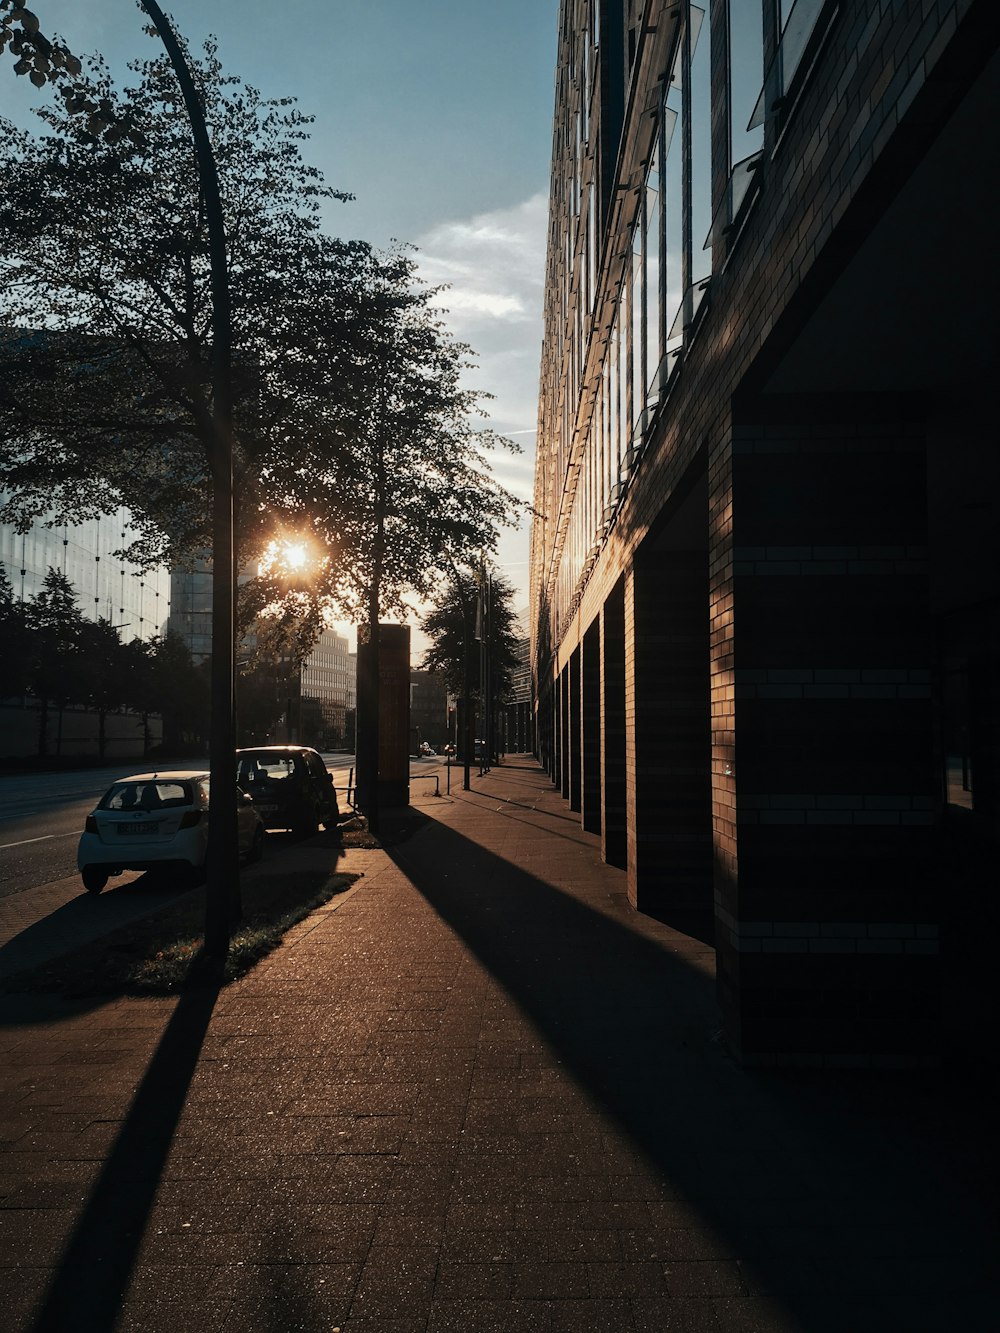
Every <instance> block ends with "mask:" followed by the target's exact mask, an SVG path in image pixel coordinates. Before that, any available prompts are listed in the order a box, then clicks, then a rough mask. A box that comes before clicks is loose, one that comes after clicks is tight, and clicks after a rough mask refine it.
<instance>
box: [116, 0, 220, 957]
mask: <svg viewBox="0 0 1000 1333" xmlns="http://www.w3.org/2000/svg"><path fill="white" fill-rule="evenodd" d="M140 2H141V4H142V7H143V9H145V11H146V13H147V14H148V15H149V17H150V19H151V20H152V23H153V26H154V27H155V28H156V31H157V33H158V34H159V36H160V39H161V40H162V42H163V45H164V47H165V48H166V52H167V55H168V56H169V58H170V63H171V65H172V66H173V68H174V72H175V74H176V75H177V82H178V83H179V84H180V88H181V95H182V96H183V98H184V106H185V108H186V110H187V113H188V118H189V119H190V121H191V135H192V138H193V140H194V150H195V157H196V159H197V163H198V178H199V183H200V185H201V191H202V199H203V202H204V207H205V223H206V226H207V228H208V246H209V260H210V263H211V276H212V434H211V438H210V439H209V440H208V441H207V442H206V443H207V446H208V449H209V455H210V462H211V471H212V676H211V686H212V718H211V729H210V733H209V769H210V773H211V788H212V792H213V795H214V800H213V802H212V804H213V807H214V808H213V810H212V817H211V820H210V822H209V826H208V883H207V886H206V896H205V953H206V954H207V955H208V956H209V957H211V958H224V957H225V955H226V953H227V951H228V949H229V936H230V931H231V929H232V926H233V925H234V924H235V922H237V921H238V920H239V917H240V911H241V904H240V882H239V841H238V833H237V825H236V804H235V801H234V800H233V799H232V797H233V788H234V784H235V781H236V731H235V715H234V697H235V691H234V671H235V657H236V644H235V600H236V598H235V587H234V583H235V579H234V541H233V390H232V340H233V335H232V312H231V305H230V296H229V270H228V262H227V255H226V228H225V220H224V218H223V213H222V199H221V195H220V191H219V173H218V170H217V168H216V164H215V156H214V154H213V153H212V144H211V141H210V139H209V135H208V127H207V125H206V123H205V113H204V110H203V108H202V105H201V101H200V99H199V97H198V90H197V88H196V87H195V84H194V79H193V78H192V77H191V71H190V69H189V68H188V65H187V61H186V60H185V59H184V52H183V50H182V49H181V45H180V43H179V42H178V40H177V37H176V34H175V33H174V30H173V28H172V27H171V26H170V23H169V22H168V20H167V18H166V16H165V15H164V13H163V11H162V10H161V9H160V6H159V5H158V4H157V3H156V0H140Z"/></svg>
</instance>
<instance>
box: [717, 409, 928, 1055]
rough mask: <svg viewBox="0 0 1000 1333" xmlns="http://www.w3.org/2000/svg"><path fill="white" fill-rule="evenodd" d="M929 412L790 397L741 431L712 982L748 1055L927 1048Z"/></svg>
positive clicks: (721, 692)
mask: <svg viewBox="0 0 1000 1333" xmlns="http://www.w3.org/2000/svg"><path fill="white" fill-rule="evenodd" d="M921 410H922V409H921V406H920V405H919V404H917V403H916V402H913V403H910V404H908V403H906V402H904V401H901V400H899V399H894V400H889V399H884V400H878V399H875V398H874V396H869V397H866V398H859V399H851V398H848V397H846V396H845V397H843V398H841V399H837V398H827V397H823V398H819V397H815V398H801V399H799V398H795V399H789V400H781V399H778V400H770V401H769V402H768V404H767V411H766V413H765V412H764V411H763V410H762V409H761V408H758V409H757V412H756V413H755V415H756V419H755V420H754V421H752V422H745V421H744V422H741V423H739V425H738V427H737V429H736V432H735V437H734V447H733V456H732V464H731V467H732V475H731V489H730V503H731V514H732V524H733V550H732V557H733V558H732V562H731V570H732V573H731V578H730V585H731V589H732V592H731V617H732V620H733V621H734V622H735V625H736V626H738V630H739V632H738V634H737V635H736V637H735V650H736V651H735V659H733V658H732V657H730V661H731V662H732V663H733V665H732V667H731V668H730V672H729V685H730V697H729V698H728V699H727V698H726V696H725V672H724V671H722V670H721V669H720V670H718V671H717V674H716V681H715V684H716V690H715V699H716V709H717V721H718V722H720V723H721V722H722V721H723V720H724V713H725V710H726V709H727V708H728V709H729V710H730V716H732V713H731V710H732V708H733V706H735V738H736V745H735V750H733V751H731V753H730V756H729V758H728V760H727V766H728V767H729V768H730V769H731V774H730V775H725V774H719V775H717V777H718V779H719V782H720V785H723V784H725V785H727V786H728V787H729V789H731V790H732V792H733V794H734V796H735V814H736V857H735V865H734V866H733V867H732V869H733V870H734V871H735V873H730V874H729V876H728V883H727V886H726V890H725V893H724V894H720V902H719V911H718V918H719V977H720V982H721V986H720V998H721V1000H722V1004H723V1011H724V1019H725V1024H726V1031H727V1035H728V1037H729V1040H730V1042H731V1044H732V1045H733V1046H734V1048H735V1049H736V1051H737V1053H738V1054H739V1056H740V1057H741V1058H742V1059H743V1060H744V1061H745V1062H746V1063H751V1064H754V1063H756V1064H773V1063H793V1064H803V1063H805V1064H824V1063H831V1062H832V1063H836V1064H859V1065H868V1064H876V1065H877V1064H890V1065H899V1064H901V1063H902V1064H918V1065H919V1064H922V1063H925V1062H927V1061H929V1060H930V1059H932V1058H933V1052H934V1049H935V1045H936V1038H935V1028H936V1024H937V1013H938V1001H937V985H938V949H939V941H938V934H939V931H938V920H937V891H938V890H937V884H936V878H937V868H936V859H935V851H936V845H937V834H936V830H935V828H934V824H935V810H936V807H937V804H938V802H939V789H938V781H937V773H936V769H935V761H934V753H933V745H934V730H933V725H932V714H931V688H930V681H931V668H932V660H931V659H932V647H931V645H932V635H931V633H930V620H929V599H928V574H927V564H926V541H927V517H926V483H925V446H924V438H923V435H924V430H923V423H922V421H921V419H920V412H921ZM757 413H759V415H757ZM911 413H912V416H911V415H910V414H911ZM720 567H721V566H720ZM721 587H722V584H721V582H719V583H717V585H716V588H717V590H719V589H721ZM721 660H722V657H721V654H720V655H719V656H718V657H717V665H718V663H719V662H721ZM733 701H735V704H734V703H733Z"/></svg>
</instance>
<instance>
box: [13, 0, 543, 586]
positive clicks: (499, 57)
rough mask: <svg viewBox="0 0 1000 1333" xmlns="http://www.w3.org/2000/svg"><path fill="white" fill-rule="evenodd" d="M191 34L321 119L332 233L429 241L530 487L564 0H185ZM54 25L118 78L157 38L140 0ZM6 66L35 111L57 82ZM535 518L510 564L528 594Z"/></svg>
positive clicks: (176, 7)
mask: <svg viewBox="0 0 1000 1333" xmlns="http://www.w3.org/2000/svg"><path fill="white" fill-rule="evenodd" d="M163 7H164V8H165V9H166V11H167V13H168V15H169V16H170V17H171V18H172V19H173V21H174V23H175V25H176V27H177V28H178V30H179V31H180V32H182V33H183V34H184V36H185V37H186V38H187V39H188V41H189V42H191V43H192V44H193V45H197V44H200V42H201V41H202V40H203V39H204V38H205V37H206V36H207V35H209V34H214V36H215V37H216V39H217V41H218V49H219V57H220V60H221V61H222V64H223V66H224V68H225V69H226V70H227V71H228V72H231V73H235V74H238V75H240V77H241V78H243V79H244V80H245V81H246V82H248V83H250V84H253V85H254V86H255V87H257V88H259V89H260V90H261V91H262V92H263V93H264V94H265V95H267V96H275V97H285V96H295V97H297V98H298V100H299V108H300V110H302V111H303V112H304V113H306V114H309V115H312V116H315V123H314V125H313V126H312V137H311V140H310V142H309V143H307V144H306V145H304V148H303V155H304V156H305V158H306V159H307V160H308V161H309V162H311V163H312V164H313V165H314V166H317V167H319V169H320V170H321V171H322V172H323V174H324V176H325V177H326V180H327V182H328V183H329V184H330V185H333V186H334V187H335V188H337V189H340V190H347V191H350V192H351V193H352V194H354V195H355V200H354V201H353V202H350V203H338V202H337V201H329V202H328V203H327V205H326V219H325V220H326V224H327V226H328V229H329V231H330V232H331V234H334V235H339V236H343V237H350V238H355V237H357V238H361V239H364V240H367V241H370V242H372V243H373V244H375V245H379V246H384V245H388V244H389V243H390V242H391V241H392V240H399V241H404V242H407V243H410V244H412V245H415V246H416V247H417V254H416V258H417V260H418V263H419V265H420V269H421V272H422V275H423V276H424V277H426V278H427V279H428V280H429V281H430V282H432V283H435V284H437V283H442V282H447V283H449V284H450V290H449V291H448V292H446V293H445V294H444V295H443V296H442V297H441V301H442V304H443V306H444V307H445V309H446V310H447V312H448V313H447V314H446V316H445V320H446V323H447V324H448V326H449V327H450V328H451V329H452V331H453V332H454V333H455V334H456V336H457V337H458V338H460V339H461V340H462V341H465V342H468V343H469V344H470V345H471V346H472V347H473V349H474V350H475V352H476V353H477V356H478V366H477V369H476V370H475V371H474V372H472V373H471V374H470V380H469V383H470V386H474V387H476V388H479V389H482V390H485V391H487V392H490V393H492V394H493V395H494V399H493V401H492V403H491V404H490V406H489V412H490V425H491V426H493V428H494V429H496V430H498V431H500V432H501V433H502V434H505V435H509V436H510V437H511V438H513V439H515V440H516V441H517V442H518V443H519V444H521V445H522V446H523V447H524V449H525V452H524V454H523V455H521V456H519V457H517V458H514V459H510V458H507V457H506V456H505V457H504V458H503V460H500V461H498V465H497V472H498V475H499V476H500V478H501V480H502V481H503V482H504V483H505V484H506V485H508V486H509V487H510V489H512V490H514V491H515V492H517V493H518V494H519V495H521V496H523V497H524V498H525V499H530V496H531V490H532V477H533V466H534V465H533V452H532V451H533V447H534V431H535V422H536V415H537V393H538V365H539V354H540V349H541V336H542V326H541V317H542V283H543V268H544V258H545V232H546V216H547V201H548V176H549V158H550V152H551V126H552V106H553V78H554V69H555V51H556V11H557V0H286V3H285V4H283V5H275V4H274V3H273V0H272V2H271V3H266V4H265V3H264V0H173V3H167V4H165V5H164V6H163ZM31 8H32V9H33V11H34V12H35V13H36V14H37V16H38V18H39V20H40V23H41V27H42V31H44V32H55V33H58V34H59V36H61V37H62V38H64V39H65V40H66V42H67V43H68V45H69V46H70V49H71V50H73V51H74V53H75V54H77V55H79V56H81V57H82V56H84V55H86V54H89V53H92V52H94V51H98V50H99V51H101V52H102V54H103V55H104V56H105V58H106V60H107V61H108V64H109V65H110V67H111V71H112V74H113V75H114V76H115V77H116V81H117V80H118V77H119V75H121V76H122V77H125V75H126V70H125V65H126V62H127V61H128V60H129V59H131V58H132V57H134V56H141V57H144V58H145V57H146V56H147V55H148V54H149V52H150V49H151V46H152V39H151V38H149V37H147V36H146V35H145V34H144V33H143V31H142V27H143V16H142V15H141V14H140V12H139V10H138V8H137V7H136V6H135V5H134V4H133V2H132V0H31ZM5 63H7V64H8V68H6V69H0V114H3V115H5V116H7V117H9V118H10V119H11V120H14V121H15V122H16V123H18V124H20V125H22V126H24V127H25V128H29V129H32V128H36V127H38V126H39V122H37V121H36V120H35V119H34V117H33V116H32V115H31V107H32V106H35V105H38V104H39V102H40V101H41V100H43V99H44V98H46V97H48V96H50V94H49V93H48V92H47V91H46V90H41V91H39V90H37V89H35V88H34V87H33V86H32V85H31V84H30V83H29V82H28V80H27V79H26V78H15V77H14V76H13V74H12V73H11V71H10V69H9V61H8V62H5ZM527 560H528V541H527V529H526V527H525V528H523V529H522V530H521V531H520V532H519V533H516V534H511V535H509V536H507V537H505V538H504V540H503V542H502V546H501V549H500V552H499V554H498V565H499V567H500V568H501V569H502V570H503V572H504V573H505V574H506V575H507V576H508V577H509V578H510V579H511V581H512V582H513V583H514V584H515V586H516V587H517V589H518V603H517V604H518V607H519V609H520V608H521V607H522V606H525V605H526V604H527V577H528V566H527Z"/></svg>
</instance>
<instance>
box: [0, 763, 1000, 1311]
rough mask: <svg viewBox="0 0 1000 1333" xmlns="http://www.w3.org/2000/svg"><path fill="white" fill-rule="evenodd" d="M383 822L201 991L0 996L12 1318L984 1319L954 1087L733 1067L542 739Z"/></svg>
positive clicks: (276, 868) (321, 842) (700, 999)
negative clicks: (526, 755)
mask: <svg viewBox="0 0 1000 1333" xmlns="http://www.w3.org/2000/svg"><path fill="white" fill-rule="evenodd" d="M386 841H387V844H388V846H387V849H386V850H385V851H381V850H380V851H363V850H353V851H348V852H347V853H346V854H344V855H343V856H342V857H341V858H340V859H339V860H338V861H337V865H338V868H343V869H348V870H356V871H361V872H362V873H363V876H364V877H363V878H362V879H361V880H360V881H359V882H358V884H356V885H355V886H354V887H353V888H352V889H351V890H350V891H349V892H348V893H347V894H345V895H343V896H342V897H340V898H338V899H335V900H333V901H332V902H331V903H330V904H328V905H327V907H326V908H324V909H321V910H320V911H318V912H317V913H315V914H314V915H313V916H311V917H310V918H308V920H307V921H305V922H303V923H301V924H300V925H299V926H298V927H296V928H295V930H294V931H293V932H292V933H291V935H290V936H289V937H288V939H287V941H286V943H285V945H284V946H283V947H282V948H281V949H280V950H278V951H277V952H276V953H275V954H273V955H272V956H271V957H270V958H269V959H267V960H265V961H264V962H263V963H262V964H260V965H259V966H258V968H257V969H256V970H255V971H254V972H253V973H252V974H250V975H249V976H247V977H246V978H244V979H243V980H242V981H240V982H238V983H236V984H235V985H233V986H230V987H228V988H227V989H225V990H223V991H221V992H219V993H218V994H216V993H215V992H214V991H212V990H204V991H192V992H191V993H189V994H187V995H185V996H183V997H181V998H180V999H165V1000H114V1001H111V1002H105V1001H101V1000H94V1001H92V1002H89V1003H87V1002H75V1003H73V1004H70V1003H68V1002H64V1001H60V1000H56V999H53V998H50V997H38V996H18V995H11V996H7V997H3V998H0V1019H2V1024H0V1048H2V1054H0V1299H2V1301H3V1307H2V1308H3V1310H4V1312H5V1313H4V1316H3V1319H2V1321H0V1322H2V1323H3V1326H4V1328H5V1329H10V1330H11V1331H12V1333H14V1331H18V1333H19V1331H20V1330H25V1333H27V1330H36V1329H37V1330H41V1329H45V1330H62V1329H66V1330H71V1329H72V1330H74V1331H76V1330H90V1329H95V1330H97V1329H119V1330H136V1333H138V1331H139V1330H141V1331H142V1333H155V1331H156V1330H159V1329H164V1330H166V1329H169V1330H171V1333H173V1331H174V1330H176V1329H177V1328H178V1327H182V1328H190V1329H197V1330H214V1329H217V1328H218V1329H222V1328H227V1329H240V1330H242V1329H246V1330H275V1331H276V1333H277V1331H278V1330H281V1331H284V1330H293V1329H302V1330H309V1331H310V1333H311V1331H312V1330H317V1331H324V1333H331V1330H334V1329H340V1330H342V1333H376V1331H377V1333H449V1331H451V1330H456V1331H457V1330H461V1331H462V1333H493V1330H497V1331H498V1333H499V1330H504V1331H505V1333H506V1331H507V1330H511V1329H517V1330H519V1333H520V1331H524V1333H532V1331H533V1330H540V1331H544V1333H563V1331H564V1330H565V1331H568V1330H573V1331H574V1333H602V1331H603V1330H609V1333H670V1331H671V1330H678V1333H702V1331H703V1330H705V1331H706V1333H708V1331H711V1333H728V1331H729V1330H732V1333H752V1331H753V1330H759V1331H760V1333H826V1331H827V1330H829V1333H863V1331H864V1330H872V1331H873V1333H874V1330H878V1333H897V1331H898V1333H952V1331H953V1330H962V1333H996V1330H997V1329H998V1328H1000V1275H998V1260H997V1256H998V1255H1000V1244H998V1241H1000V1237H998V1235H997V1217H996V1210H995V1185H996V1181H995V1178H993V1179H991V1178H990V1176H989V1170H990V1169H991V1162H994V1161H995V1158H991V1157H990V1156H989V1155H988V1154H987V1152H986V1148H988V1146H989V1143H990V1142H991V1140H990V1137H989V1136H988V1135H987V1134H986V1133H985V1127H986V1121H985V1119H984V1116H985V1112H984V1110H983V1108H982V1107H981V1106H980V1104H979V1102H978V1101H977V1099H976V1097H975V1096H974V1095H973V1091H972V1090H971V1089H970V1088H969V1087H966V1086H964V1085H963V1086H958V1085H955V1084H953V1085H952V1086H947V1085H946V1083H945V1082H944V1080H940V1079H938V1080H933V1079H929V1078H927V1077H926V1076H920V1077H918V1076H916V1075H906V1076H902V1075H900V1076H898V1077H895V1078H890V1077H887V1076H875V1075H852V1076H850V1077H848V1076H846V1075H844V1076H837V1075H833V1074H830V1073H825V1074H822V1075H821V1074H818V1073H809V1074H805V1073H802V1074H791V1073H785V1074H777V1073H764V1072H761V1071H757V1072H753V1073H748V1072H745V1071H742V1070H740V1069H738V1068H737V1067H736V1066H735V1065H734V1064H733V1063H732V1062H731V1061H730V1059H729V1058H728V1056H727V1054H726V1052H725V1050H724V1049H723V1048H722V1046H721V1044H720V1043H719V1041H718V1037H717V1018H716V1007H715V999H714V978H713V962H714V955H713V952H712V949H711V948H710V947H709V945H708V944H706V943H703V942H702V941H700V940H699V939H698V938H696V937H695V936H694V935H691V934H684V933H682V932H681V931H680V930H678V929H675V928H672V927H671V926H669V925H667V924H664V923H661V922H657V921H653V920H651V919H650V918H648V917H643V916H639V915H636V914H635V913H633V912H632V911H631V910H630V909H629V907H628V905H627V903H626V901H625V899H624V887H625V886H624V876H623V874H622V873H621V872H619V871H617V870H614V869H612V868H610V867H608V866H606V865H604V864H602V863H601V861H600V858H599V846H598V842H597V840H596V839H595V838H593V837H592V836H591V835H589V834H584V833H583V832H582V831H581V830H580V828H579V826H578V824H577V822H576V817H575V816H573V815H572V814H571V813H570V812H569V810H568V809H567V807H566V805H565V803H564V802H562V801H561V800H559V799H558V797H557V796H556V795H555V794H554V793H553V792H552V789H551V786H550V784H549V783H548V781H547V780H546V778H545V776H544V775H543V774H542V773H540V772H539V771H538V770H537V769H536V768H533V767H532V766H531V764H530V761H522V762H520V763H512V764H510V765H508V766H504V767H502V768H499V769H496V770H494V771H493V772H492V773H491V774H488V775H487V776H485V777H483V778H479V777H476V778H475V779H474V781H473V790H472V791H471V792H469V793H463V792H461V791H457V792H456V791H455V790H454V789H453V792H452V796H451V798H444V797H442V798H440V799H435V798H433V797H431V796H425V795H423V794H417V793H416V791H415V794H414V805H413V806H412V807H411V809H410V810H409V811H407V812H406V813H405V815H401V816H400V817H399V819H398V820H397V819H392V820H390V821H389V828H388V836H387V838H386ZM295 856H296V858H298V859H299V860H301V861H303V862H305V861H307V860H310V859H311V860H312V861H313V862H315V863H316V864H320V863H321V861H322V858H327V860H328V861H330V862H331V863H332V859H333V858H332V857H331V849H330V848H329V846H327V845H326V842H325V839H324V838H323V837H320V838H317V839H315V840H313V841H312V842H311V843H308V844H304V845H302V846H300V847H299V848H296V849H295ZM286 868H287V867H286V866H285V863H284V862H283V861H281V862H278V861H275V863H274V864H272V866H271V867H269V868H268V867H266V866H265V870H264V871H263V872H262V873H279V872H281V871H283V870H284V869H286ZM57 910H58V909H57ZM28 929H31V927H28ZM11 943H13V944H15V945H16V940H15V941H13V942H11V941H7V942H6V944H5V947H10V945H11ZM982 1144H985V1145H986V1147H983V1148H981V1145H982Z"/></svg>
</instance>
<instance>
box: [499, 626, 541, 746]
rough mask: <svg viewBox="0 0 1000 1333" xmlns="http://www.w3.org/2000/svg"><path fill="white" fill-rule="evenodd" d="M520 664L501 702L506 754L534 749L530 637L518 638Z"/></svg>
mask: <svg viewBox="0 0 1000 1333" xmlns="http://www.w3.org/2000/svg"><path fill="white" fill-rule="evenodd" d="M516 652H517V665H516V666H515V667H514V669H513V671H512V672H511V682H510V694H509V695H508V698H507V700H506V702H505V703H503V704H502V705H501V708H500V716H501V726H502V729H503V730H502V736H501V745H502V748H503V750H504V751H505V753H507V754H530V753H531V752H532V750H533V749H534V709H533V707H532V702H531V700H532V692H531V640H530V638H527V637H525V638H522V639H518V641H517V645H516Z"/></svg>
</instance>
